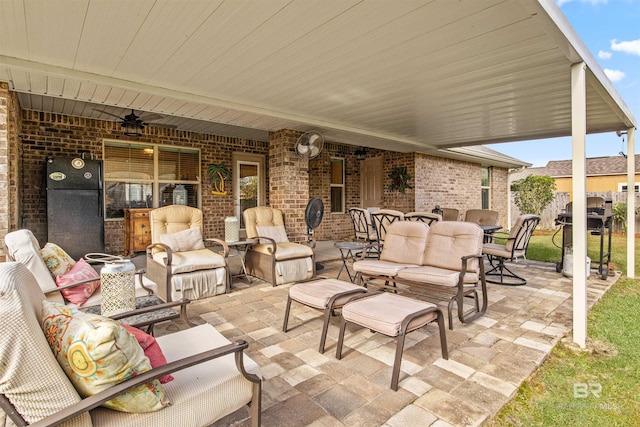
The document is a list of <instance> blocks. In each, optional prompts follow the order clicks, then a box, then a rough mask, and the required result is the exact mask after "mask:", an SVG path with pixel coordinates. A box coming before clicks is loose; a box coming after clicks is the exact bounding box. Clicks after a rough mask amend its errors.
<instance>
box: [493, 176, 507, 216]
mask: <svg viewBox="0 0 640 427" xmlns="http://www.w3.org/2000/svg"><path fill="white" fill-rule="evenodd" d="M508 178H509V170H508V169H505V168H496V167H494V168H491V209H493V210H495V211H498V212H499V213H500V216H499V217H498V224H500V225H501V226H502V227H503V228H507V227H508V226H509V225H508V223H509V217H508V208H509V200H508V193H507V185H508Z"/></svg>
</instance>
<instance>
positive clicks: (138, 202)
mask: <svg viewBox="0 0 640 427" xmlns="http://www.w3.org/2000/svg"><path fill="white" fill-rule="evenodd" d="M103 153H104V155H103V158H104V186H105V196H104V198H105V217H106V218H107V219H109V218H123V217H124V209H129V208H156V207H161V206H167V205H172V204H184V205H187V206H193V207H198V206H199V205H200V151H199V150H196V149H193V148H183V147H174V146H161V145H153V144H139V143H129V142H121V141H105V143H104V151H103Z"/></svg>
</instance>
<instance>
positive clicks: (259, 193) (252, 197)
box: [233, 153, 266, 230]
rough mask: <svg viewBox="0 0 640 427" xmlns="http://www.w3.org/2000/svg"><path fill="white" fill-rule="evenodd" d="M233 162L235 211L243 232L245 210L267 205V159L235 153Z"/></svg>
mask: <svg viewBox="0 0 640 427" xmlns="http://www.w3.org/2000/svg"><path fill="white" fill-rule="evenodd" d="M233 161H234V166H235V167H234V168H233V188H234V193H235V211H236V216H237V217H238V219H239V221H240V229H241V230H243V229H244V217H243V215H242V213H243V212H244V210H245V209H248V208H253V207H256V206H260V205H263V204H264V203H265V201H264V200H265V191H266V189H265V159H264V156H260V155H255V154H253V155H252V154H244V153H235V154H234V155H233Z"/></svg>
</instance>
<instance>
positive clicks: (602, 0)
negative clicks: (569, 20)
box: [556, 0, 609, 7]
mask: <svg viewBox="0 0 640 427" xmlns="http://www.w3.org/2000/svg"><path fill="white" fill-rule="evenodd" d="M572 1H579V2H580V3H589V4H592V5H596V4H600V3H602V4H607V2H608V1H609V0H556V3H557V4H558V6H559V7H562V5H563V4H566V3H570V2H572Z"/></svg>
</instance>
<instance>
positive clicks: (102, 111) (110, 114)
mask: <svg viewBox="0 0 640 427" xmlns="http://www.w3.org/2000/svg"><path fill="white" fill-rule="evenodd" d="M93 111H97V112H98V113H102V114H106V115H108V116H113V117H117V118H119V119H120V120H124V117H122V116H119V115H117V114H113V113H110V112H108V111H104V110H100V109H98V108H94V109H93Z"/></svg>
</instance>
